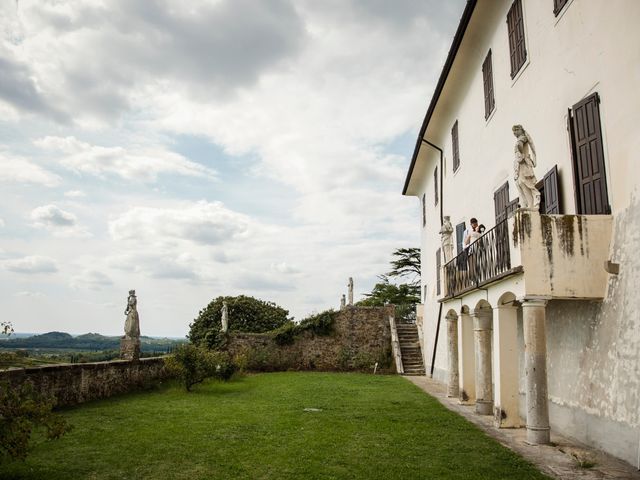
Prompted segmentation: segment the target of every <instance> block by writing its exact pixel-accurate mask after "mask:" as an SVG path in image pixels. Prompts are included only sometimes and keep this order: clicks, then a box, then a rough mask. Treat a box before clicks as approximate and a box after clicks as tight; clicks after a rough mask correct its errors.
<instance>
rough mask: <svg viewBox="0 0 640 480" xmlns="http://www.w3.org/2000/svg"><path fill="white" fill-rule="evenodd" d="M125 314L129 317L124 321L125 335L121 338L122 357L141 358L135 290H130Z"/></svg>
mask: <svg viewBox="0 0 640 480" xmlns="http://www.w3.org/2000/svg"><path fill="white" fill-rule="evenodd" d="M124 314H125V315H126V316H127V319H126V320H125V322H124V337H122V338H121V339H120V357H121V358H124V359H127V360H138V359H139V358H140V317H139V316H138V299H137V297H136V291H135V290H129V297H128V298H127V308H126V309H125V310H124Z"/></svg>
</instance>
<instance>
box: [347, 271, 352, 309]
mask: <svg viewBox="0 0 640 480" xmlns="http://www.w3.org/2000/svg"><path fill="white" fill-rule="evenodd" d="M347 287H349V305H353V277H349V283H348V284H347Z"/></svg>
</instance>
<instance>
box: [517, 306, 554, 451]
mask: <svg viewBox="0 0 640 480" xmlns="http://www.w3.org/2000/svg"><path fill="white" fill-rule="evenodd" d="M546 304H547V301H546V300H542V299H524V301H523V302H522V320H523V321H522V325H523V329H524V375H525V384H526V395H527V442H528V443H531V444H533V445H539V444H543V445H544V444H548V443H549V440H550V429H549V405H548V403H547V335H546V327H545V306H546Z"/></svg>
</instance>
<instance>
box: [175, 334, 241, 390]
mask: <svg viewBox="0 0 640 480" xmlns="http://www.w3.org/2000/svg"><path fill="white" fill-rule="evenodd" d="M165 366H166V368H167V370H168V371H169V373H170V374H172V375H174V376H176V377H178V378H179V379H180V381H181V382H182V384H183V385H184V387H185V389H186V390H187V392H190V391H191V389H192V388H193V386H194V385H196V384H198V383H202V382H203V381H205V380H206V379H207V378H217V379H219V380H224V381H227V380H229V379H230V378H231V377H232V376H233V374H234V373H235V372H236V370H237V367H236V365H235V364H234V363H233V362H232V361H231V360H230V358H229V356H228V355H227V354H225V353H222V352H213V351H211V350H209V349H208V348H206V347H204V346H201V345H194V344H192V343H187V344H183V345H180V346H179V347H177V348H176V349H175V352H174V354H173V355H171V356H170V357H167V358H166V359H165Z"/></svg>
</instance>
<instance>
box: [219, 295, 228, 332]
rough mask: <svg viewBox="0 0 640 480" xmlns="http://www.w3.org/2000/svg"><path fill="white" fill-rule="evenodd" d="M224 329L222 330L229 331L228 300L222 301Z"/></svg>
mask: <svg viewBox="0 0 640 480" xmlns="http://www.w3.org/2000/svg"><path fill="white" fill-rule="evenodd" d="M221 312H222V329H221V331H223V332H225V333H226V332H227V330H229V306H228V305H227V301H226V300H223V301H222V310H221Z"/></svg>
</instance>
